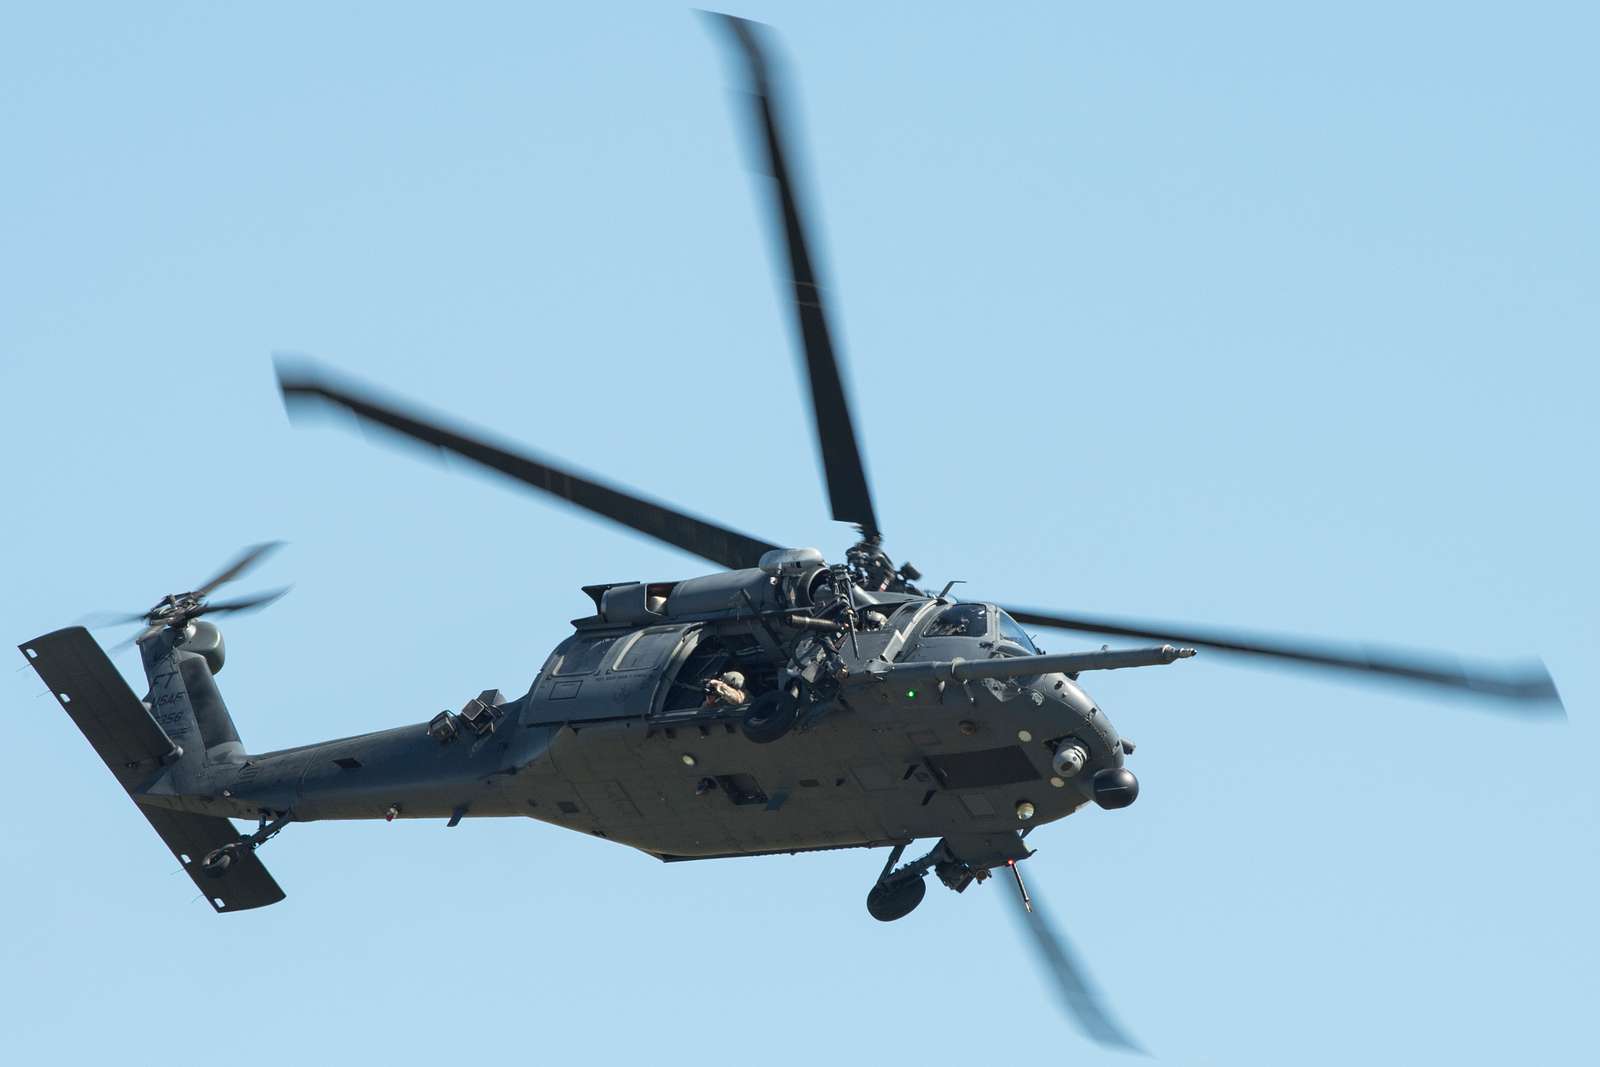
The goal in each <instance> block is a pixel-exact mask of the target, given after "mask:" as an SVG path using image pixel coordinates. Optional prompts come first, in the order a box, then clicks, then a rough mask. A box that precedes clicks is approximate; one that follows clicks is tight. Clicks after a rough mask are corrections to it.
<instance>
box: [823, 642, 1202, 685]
mask: <svg viewBox="0 0 1600 1067" xmlns="http://www.w3.org/2000/svg"><path fill="white" fill-rule="evenodd" d="M1192 655H1194V649H1192V648H1178V647H1176V646H1174V645H1159V646H1155V647H1151V648H1117V649H1109V648H1108V649H1101V650H1099V651H1096V652H1059V653H1051V654H1049V655H1043V656H997V657H996V658H994V659H976V660H974V659H953V660H945V661H939V662H928V663H877V664H873V665H872V666H870V667H868V668H867V669H866V671H865V673H863V674H858V675H856V676H855V677H854V678H853V679H852V680H853V681H856V682H858V683H859V682H891V681H892V682H895V683H900V682H912V683H918V684H927V683H930V682H967V681H975V680H977V679H979V678H1025V677H1027V676H1028V675H1032V674H1053V673H1055V672H1057V671H1060V672H1062V673H1064V674H1076V673H1077V672H1079V671H1115V670H1120V669H1122V668H1124V667H1158V666H1161V665H1163V664H1167V663H1172V662H1174V661H1176V660H1180V659H1188V658H1189V657H1190V656H1192Z"/></svg>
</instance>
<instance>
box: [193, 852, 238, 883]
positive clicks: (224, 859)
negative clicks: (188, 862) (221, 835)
mask: <svg viewBox="0 0 1600 1067" xmlns="http://www.w3.org/2000/svg"><path fill="white" fill-rule="evenodd" d="M238 847H239V846H237V845H223V846H222V847H221V848H214V849H212V850H211V851H210V852H207V853H206V854H205V858H204V859H202V860H201V861H200V873H201V874H204V875H205V876H206V877H207V878H221V877H222V876H223V875H225V874H227V873H228V868H230V867H232V866H233V861H234V859H235V856H234V853H235V852H237V851H238Z"/></svg>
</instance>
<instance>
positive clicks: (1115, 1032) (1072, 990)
mask: <svg viewBox="0 0 1600 1067" xmlns="http://www.w3.org/2000/svg"><path fill="white" fill-rule="evenodd" d="M1007 880H1008V881H1009V879H1007ZM995 888H996V889H998V890H1000V891H1002V892H1004V891H1005V890H1006V889H1007V888H1008V887H1006V886H999V885H997V886H996V887H995ZM1005 895H1006V896H1008V897H1010V898H1011V900H1012V901H1013V902H1014V905H1015V908H1016V916H1017V921H1018V922H1019V923H1021V924H1022V925H1023V926H1024V927H1026V928H1027V930H1028V934H1029V935H1030V937H1029V940H1030V941H1031V942H1032V943H1033V947H1034V949H1035V950H1036V951H1037V952H1038V953H1039V960H1040V962H1041V963H1043V964H1044V966H1045V969H1046V970H1047V971H1048V972H1049V974H1050V977H1051V978H1053V979H1054V980H1055V989H1056V995H1057V996H1059V997H1060V998H1061V1006H1062V1007H1063V1008H1065V1009H1066V1010H1067V1014H1069V1015H1071V1016H1072V1017H1073V1018H1074V1019H1075V1020H1077V1023H1078V1025H1079V1026H1081V1027H1082V1028H1083V1031H1084V1033H1086V1034H1088V1035H1089V1036H1090V1037H1091V1038H1093V1039H1094V1040H1095V1041H1098V1042H1099V1043H1100V1044H1102V1045H1107V1046H1110V1047H1111V1048H1119V1049H1124V1050H1126V1051H1128V1052H1138V1053H1144V1052H1145V1050H1144V1048H1143V1047H1142V1046H1141V1045H1140V1044H1139V1043H1138V1042H1137V1041H1135V1040H1134V1039H1133V1036H1132V1035H1131V1034H1129V1033H1128V1032H1127V1031H1126V1030H1124V1029H1123V1028H1122V1026H1121V1025H1120V1024H1119V1023H1118V1022H1117V1021H1116V1019H1115V1018H1113V1017H1112V1015H1111V1011H1110V1009H1109V1008H1107V1007H1106V1005H1105V1002H1104V1000H1103V999H1102V997H1101V995H1100V992H1099V990H1097V989H1096V988H1095V986H1094V983H1093V982H1092V981H1091V980H1090V978H1089V970H1088V968H1087V967H1085V966H1084V965H1083V963H1082V961H1081V960H1079V959H1078V955H1077V953H1075V952H1073V951H1072V944H1071V942H1069V941H1068V940H1067V939H1066V938H1065V937H1064V936H1063V935H1062V934H1061V932H1060V931H1059V930H1057V929H1056V927H1055V924H1053V923H1052V922H1051V921H1050V920H1049V918H1048V917H1046V915H1045V913H1044V912H1043V911H1041V910H1040V908H1039V898H1038V896H1037V895H1034V897H1033V898H1032V907H1031V910H1030V908H1029V906H1028V905H1027V904H1024V903H1023V899H1022V897H1021V896H1019V895H1017V894H1015V893H1010V892H1006V894H1005Z"/></svg>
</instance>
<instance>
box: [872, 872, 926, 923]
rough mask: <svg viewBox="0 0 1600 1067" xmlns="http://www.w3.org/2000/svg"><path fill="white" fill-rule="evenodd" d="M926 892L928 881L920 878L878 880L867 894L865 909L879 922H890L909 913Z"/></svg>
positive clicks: (920, 901)
mask: <svg viewBox="0 0 1600 1067" xmlns="http://www.w3.org/2000/svg"><path fill="white" fill-rule="evenodd" d="M927 892H928V883H927V882H924V881H923V880H922V879H921V878H907V879H906V880H904V881H902V882H899V883H895V882H890V883H888V884H884V883H883V882H879V883H878V884H877V885H875V886H873V887H872V891H871V892H870V893H868V894H867V911H868V913H870V914H871V915H872V917H873V918H874V919H877V920H878V921H879V922H881V923H892V922H894V921H895V920H896V919H903V918H905V917H906V916H907V915H910V914H911V913H912V911H914V910H915V909H916V907H917V905H918V904H921V903H922V898H923V896H924V894H926V893H927Z"/></svg>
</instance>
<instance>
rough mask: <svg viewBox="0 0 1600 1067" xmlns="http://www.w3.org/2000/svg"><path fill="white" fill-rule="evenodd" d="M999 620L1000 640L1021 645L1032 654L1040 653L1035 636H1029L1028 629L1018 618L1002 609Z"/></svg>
mask: <svg viewBox="0 0 1600 1067" xmlns="http://www.w3.org/2000/svg"><path fill="white" fill-rule="evenodd" d="M999 620H1000V640H1002V641H1009V642H1010V643H1011V644H1013V645H1020V646H1021V647H1022V649H1023V650H1024V651H1025V652H1027V653H1028V654H1029V655H1030V656H1036V655H1038V654H1039V648H1038V646H1037V645H1035V644H1034V643H1033V638H1031V637H1029V636H1028V631H1026V630H1024V629H1023V628H1022V626H1021V624H1019V623H1018V622H1017V620H1016V619H1013V618H1012V617H1011V616H1010V615H1007V614H1006V613H1005V612H1003V611H1002V612H1000V613H999Z"/></svg>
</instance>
